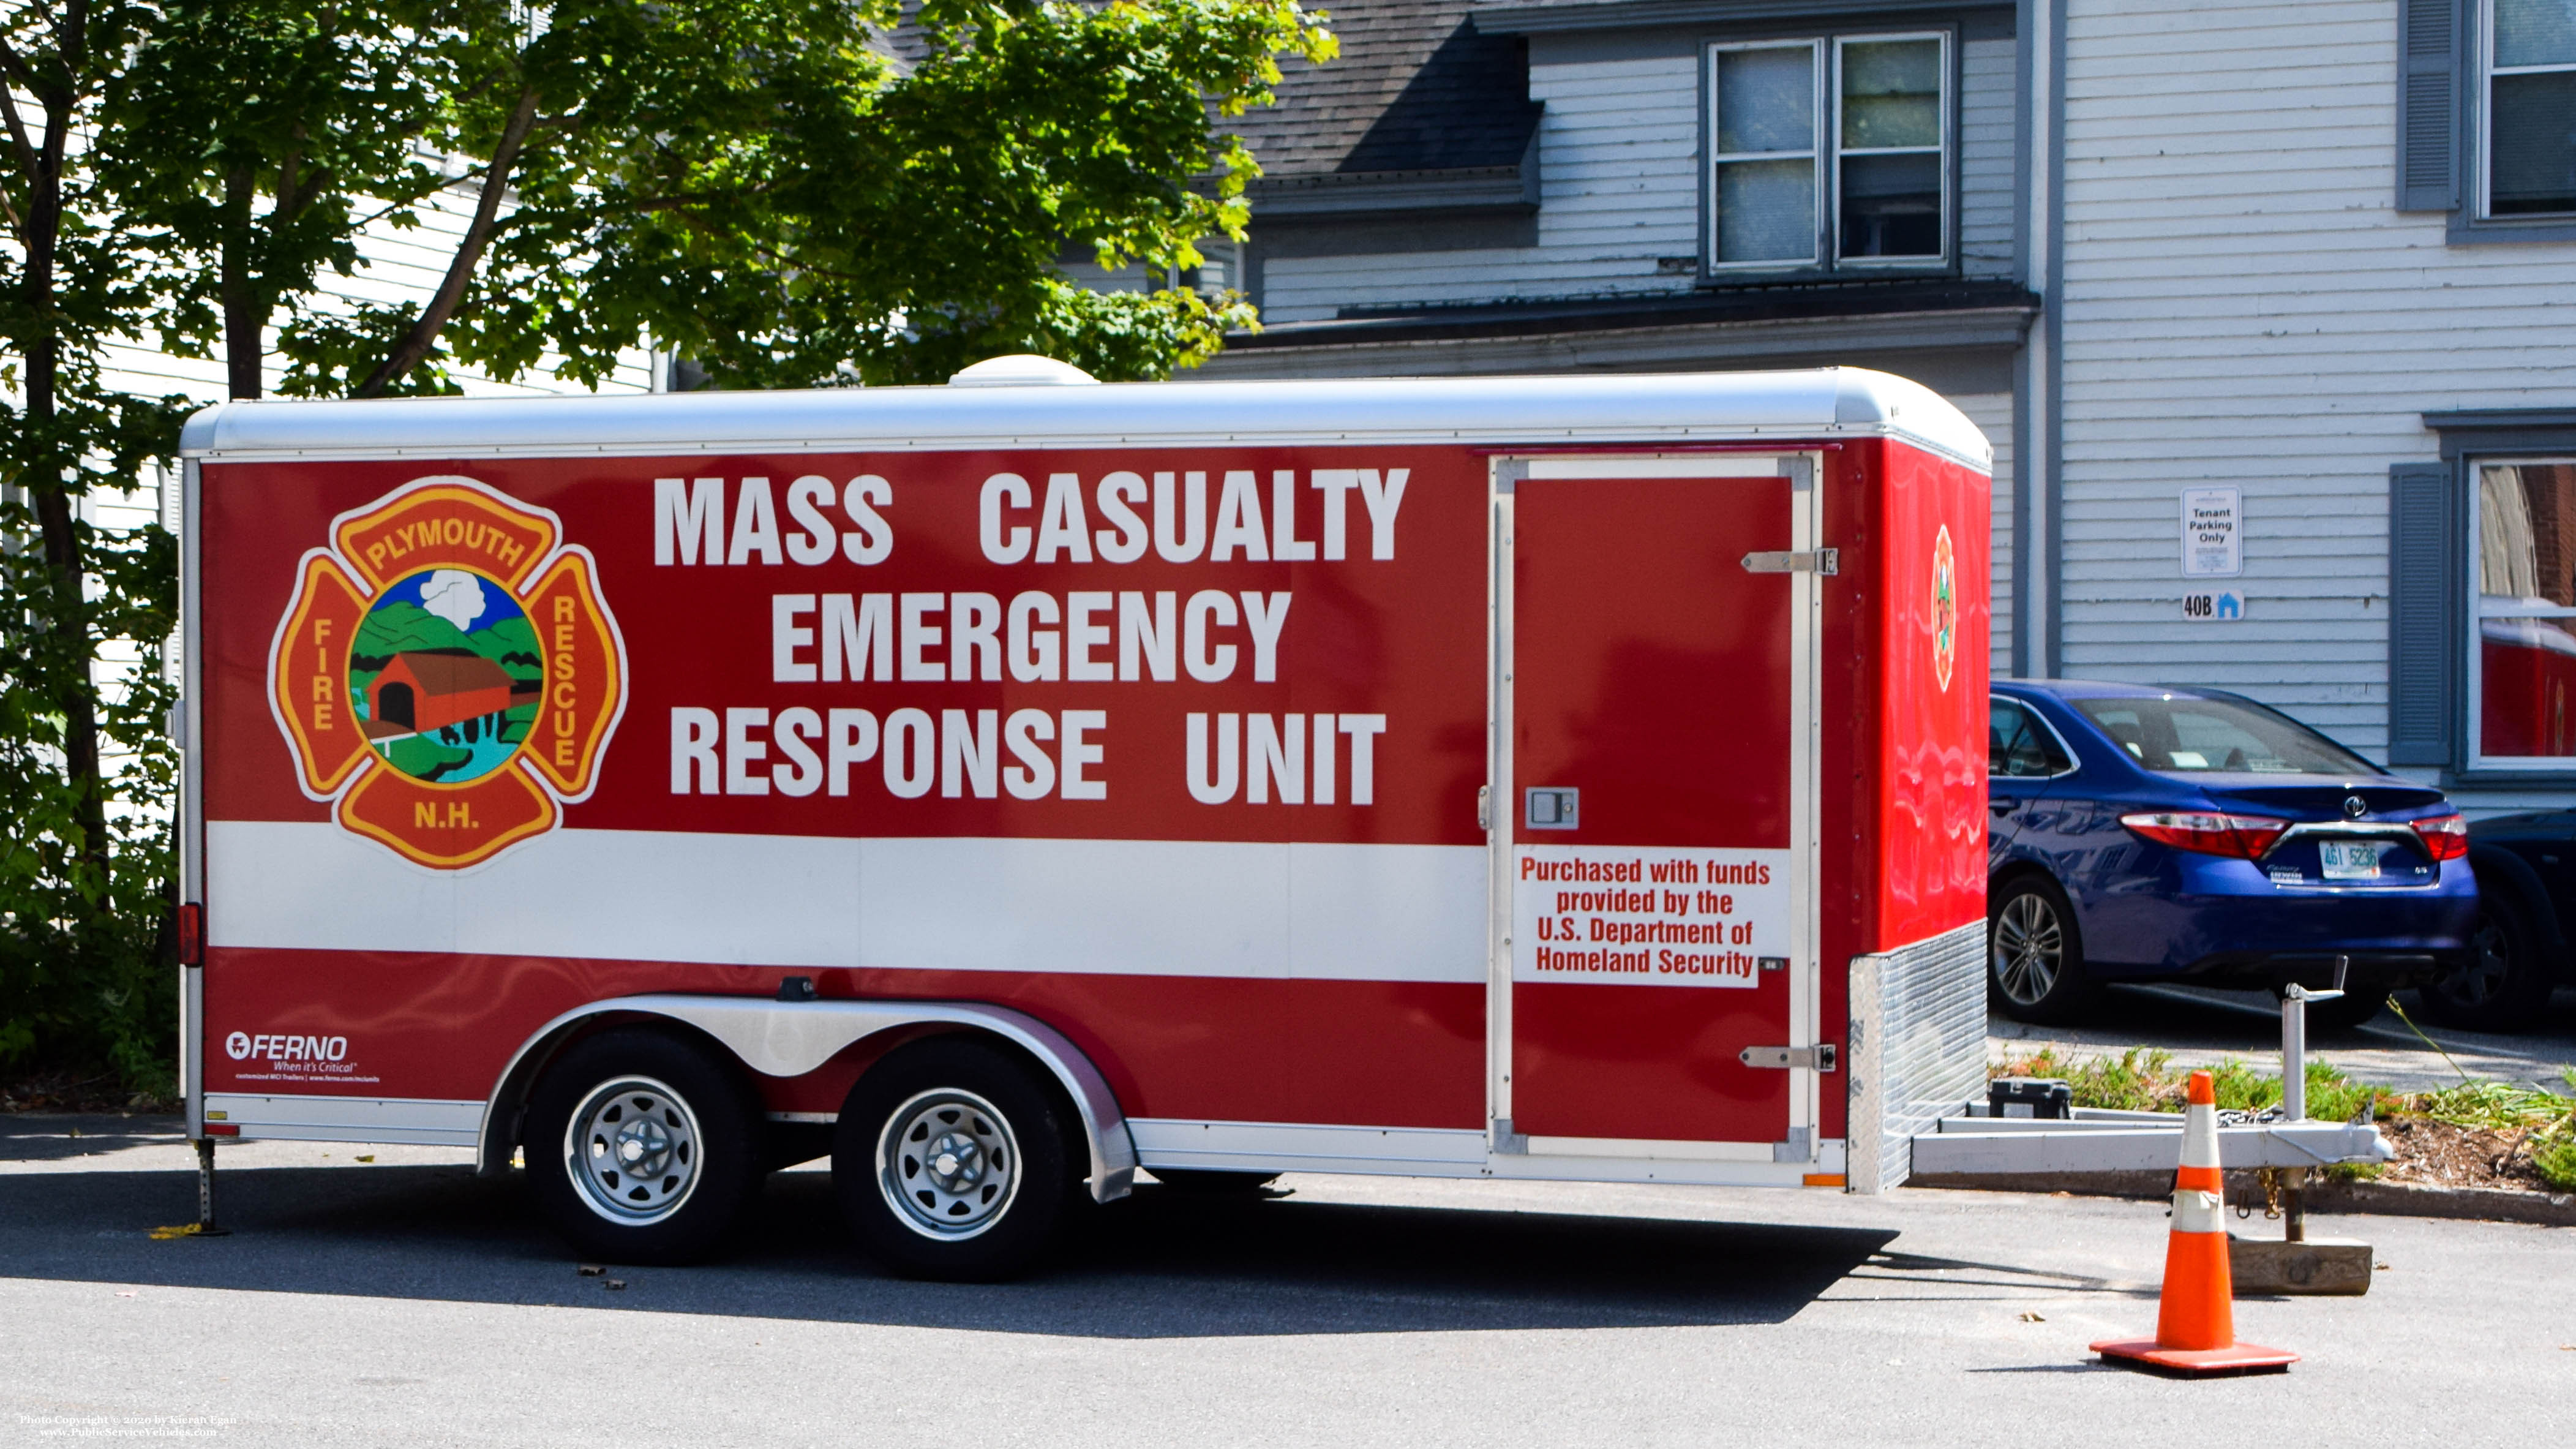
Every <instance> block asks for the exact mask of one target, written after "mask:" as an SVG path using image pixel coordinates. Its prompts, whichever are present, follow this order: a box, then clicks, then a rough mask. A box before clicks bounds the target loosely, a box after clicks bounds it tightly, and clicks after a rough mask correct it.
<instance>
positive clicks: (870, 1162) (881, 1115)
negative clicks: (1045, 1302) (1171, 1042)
mask: <svg viewBox="0 0 2576 1449" xmlns="http://www.w3.org/2000/svg"><path fill="white" fill-rule="evenodd" d="M1071 1124H1072V1117H1071V1115H1070V1109H1069V1108H1068V1107H1066V1106H1065V1105H1064V1104H1063V1099H1062V1098H1061V1097H1060V1096H1059V1095H1058V1094H1057V1092H1056V1091H1055V1089H1054V1086H1053V1084H1052V1083H1050V1082H1047V1081H1044V1080H1042V1079H1041V1078H1040V1077H1039V1076H1038V1074H1037V1072H1036V1071H1035V1070H1033V1069H1032V1068H1030V1067H1029V1066H1027V1065H1025V1064H1024V1063H1023V1062H1022V1061H1021V1060H1020V1059H1019V1058H1018V1057H1016V1056H1014V1055H1012V1054H1010V1053H1007V1052H1005V1051H1003V1050H1001V1049H999V1048H997V1047H994V1046H991V1045H988V1044H986V1043H984V1042H981V1041H977V1040H974V1039H971V1038H967V1037H960V1036H939V1037H932V1038H930V1039H928V1040H925V1041H919V1042H915V1043H913V1044H912V1045H910V1046H907V1047H903V1048H901V1049H899V1050H897V1051H895V1052H892V1053H890V1054H889V1055H887V1057H886V1058H885V1059H884V1060H883V1061H881V1062H879V1063H877V1064H876V1066H874V1067H872V1068H870V1069H869V1071H868V1074H867V1075H866V1076H864V1077H861V1078H860V1079H859V1082H858V1085H857V1086H855V1087H853V1088H851V1089H850V1097H849V1101H848V1102H847V1103H845V1104H844V1105H843V1106H842V1108H841V1120H840V1123H839V1125H838V1126H837V1127H836V1128H835V1130H834V1136H833V1144H832V1187H833V1191H834V1193H835V1194H836V1195H837V1196H838V1197H839V1198H840V1202H841V1213H842V1216H843V1217H845V1218H846V1219H848V1221H849V1224H850V1227H851V1230H852V1231H854V1232H855V1233H857V1234H858V1236H859V1239H860V1241H861V1242H863V1243H864V1244H866V1246H867V1247H868V1249H869V1251H870V1252H872V1253H874V1254H875V1255H876V1257H877V1258H878V1259H879V1260H880V1261H882V1262H884V1263H885V1264H886V1265H887V1266H889V1267H891V1268H893V1269H894V1270H895V1271H897V1272H899V1273H903V1274H905V1275H907V1276H910V1277H916V1278H939V1279H946V1280H949V1281H952V1282H966V1283H988V1282H992V1281H995V1280H997V1279H1002V1278H1008V1277H1011V1276H1013V1275H1015V1274H1017V1273H1019V1272H1021V1271H1022V1270H1024V1269H1026V1268H1027V1267H1028V1266H1029V1265H1030V1264H1031V1263H1033V1262H1035V1261H1036V1260H1037V1259H1038V1257H1039V1256H1040V1255H1041V1254H1043V1253H1044V1252H1045V1251H1046V1250H1047V1248H1048V1247H1049V1246H1050V1245H1051V1244H1052V1243H1053V1242H1054V1240H1055V1237H1056V1234H1057V1231H1058V1230H1059V1229H1060V1228H1061V1227H1062V1226H1063V1225H1064V1223H1065V1222H1066V1220H1067V1218H1068V1217H1069V1216H1070V1214H1069V1212H1068V1209H1069V1208H1070V1207H1072V1206H1073V1198H1074V1196H1075V1194H1076V1193H1077V1192H1078V1191H1079V1190H1080V1188H1081V1179H1080V1175H1079V1174H1078V1173H1076V1172H1075V1171H1074V1168H1073V1161H1074V1158H1073V1154H1072V1147H1073V1144H1074V1142H1075V1141H1076V1140H1077V1138H1076V1133H1075V1132H1074V1131H1073V1130H1071Z"/></svg>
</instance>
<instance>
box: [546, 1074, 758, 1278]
mask: <svg viewBox="0 0 2576 1449" xmlns="http://www.w3.org/2000/svg"><path fill="white" fill-rule="evenodd" d="M527 1123H528V1125H527V1160H528V1183H529V1188H530V1190H531V1191H532V1192H534V1193H535V1195H536V1200H537V1206H538V1207H539V1209H540V1210H541V1211H543V1212H544V1214H545V1215H546V1217H547V1218H548V1219H549V1220H550V1221H551V1222H552V1223H553V1224H554V1226H555V1227H556V1229H557V1230H558V1231H560V1232H561V1233H562V1234H563V1235H564V1236H565V1237H567V1238H570V1239H571V1240H572V1241H573V1243H574V1245H575V1246H577V1247H578V1248H580V1249H581V1250H582V1251H583V1252H584V1253H586V1254H589V1255H591V1256H593V1257H599V1258H606V1259H609V1260H610V1261H612V1262H620V1263H687V1262H694V1261H696V1260H698V1259H701V1258H704V1257H706V1256H707V1255H708V1254H710V1253H712V1252H714V1251H715V1250H716V1249H717V1248H718V1247H720V1246H722V1244H723V1242H724V1240H725V1238H726V1237H727V1235H728V1234H730V1233H731V1231H732V1230H733V1227H734V1224H735V1223H736V1222H738V1221H739V1220H740V1219H741V1217H742V1214H743V1211H744V1209H746V1208H748V1207H749V1206H750V1205H751V1202H752V1199H753V1197H754V1195H755V1194H756V1193H757V1192H758V1191H759V1188H760V1182H761V1177H762V1172H761V1167H762V1160H761V1154H762V1152H763V1150H764V1143H763V1140H762V1132H761V1127H762V1118H761V1111H760V1101H759V1099H758V1098H757V1097H756V1096H754V1095H753V1093H752V1091H751V1089H750V1087H749V1085H748V1084H746V1083H745V1082H744V1081H743V1080H742V1078H741V1076H740V1074H738V1073H737V1072H735V1071H734V1070H733V1068H732V1066H731V1064H729V1063H726V1062H722V1061H719V1060H716V1059H715V1058H714V1057H712V1056H711V1055H710V1054H709V1053H707V1052H705V1051H703V1050H701V1049H699V1048H697V1047H695V1046H692V1045H690V1044H688V1043H686V1042H683V1041H680V1040H677V1039H676V1038H673V1037H670V1036H666V1035H664V1034H662V1033H660V1032H656V1031H644V1030H624V1031H609V1032H603V1033H601V1034H600V1035H598V1036H594V1037H589V1038H587V1039H585V1040H583V1041H581V1042H578V1043H576V1044H575V1045H574V1046H573V1047H572V1049H571V1050H569V1051H567V1052H565V1053H564V1055H563V1057H562V1059H561V1060H559V1061H557V1062H556V1063H554V1065H552V1066H551V1067H548V1068H547V1069H546V1074H545V1076H544V1077H543V1078H541V1079H539V1081H538V1083H537V1089H536V1091H535V1093H534V1094H533V1095H532V1096H531V1097H530V1099H529V1102H528V1118H527Z"/></svg>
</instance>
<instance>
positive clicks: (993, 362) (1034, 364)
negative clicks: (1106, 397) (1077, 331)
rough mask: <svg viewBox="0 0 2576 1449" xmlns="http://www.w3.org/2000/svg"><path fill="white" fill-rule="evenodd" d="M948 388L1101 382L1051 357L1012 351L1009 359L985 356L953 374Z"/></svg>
mask: <svg viewBox="0 0 2576 1449" xmlns="http://www.w3.org/2000/svg"><path fill="white" fill-rule="evenodd" d="M948 385H949V386H950V387H1097V386H1099V385H1100V379H1099V378H1096V377H1093V376H1092V375H1091V374H1090V373H1087V372H1085V371H1083V370H1082V369H1081V368H1079V367H1076V366H1074V365H1073V364H1072V363H1070V362H1058V361H1056V360H1055V359H1054V358H1052V357H1040V356H1038V355H1037V354H1035V353H1031V352H1014V353H1012V354H1011V355H1010V356H1008V357H987V358H985V359H984V360H983V361H981V362H979V363H976V364H975V365H974V366H973V367H969V368H965V369H963V370H961V371H958V372H956V373H953V374H951V375H950V377H949V379H948Z"/></svg>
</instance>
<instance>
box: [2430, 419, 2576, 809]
mask: <svg viewBox="0 0 2576 1449" xmlns="http://www.w3.org/2000/svg"><path fill="white" fill-rule="evenodd" d="M2462 463H2463V466H2464V470H2465V471H2464V476H2463V480H2462V481H2463V483H2464V484H2465V492H2466V494H2467V498H2466V500H2465V501H2466V503H2467V508H2468V519H2467V527H2466V528H2465V529H2464V530H2463V533H2464V540H2463V541H2464V542H2465V544H2466V549H2465V552H2466V554H2467V557H2466V558H2465V559H2464V560H2462V569H2461V573H2462V581H2461V582H2462V593H2463V594H2464V595H2465V597H2464V598H2463V599H2462V601H2461V613H2462V615H2463V623H2464V625H2465V628H2464V629H2463V630H2462V631H2461V632H2462V633H2463V634H2465V635H2466V637H2465V638H2464V639H2463V640H2462V643H2461V655H2462V663H2463V668H2464V673H2465V676H2466V677H2465V678H2464V679H2463V681H2462V683H2463V685H2464V688H2463V690H2462V693H2463V694H2464V695H2465V696H2466V698H2465V699H2464V700H2463V701H2462V702H2463V704H2464V706H2465V708H2464V710H2463V713H2464V714H2465V716H2466V718H2465V719H2464V720H2463V721H2462V725H2463V732H2464V733H2465V734H2466V736H2467V738H2465V739H2463V740H2462V741H2461V742H2460V755H2459V758H2461V759H2462V760H2463V761H2465V768H2466V769H2467V770H2469V771H2471V772H2484V771H2511V772H2514V773H2517V774H2559V775H2570V776H2576V755H2490V754H2488V753H2487V752H2486V708H2487V699H2486V647H2485V645H2486V621H2487V620H2489V619H2568V620H2576V605H2566V606H2559V605H2553V606H2551V607H2549V608H2546V609H2532V608H2518V609H2499V610H2497V611H2495V612H2493V613H2489V612H2488V610H2487V608H2486V593H2485V587H2484V585H2485V579H2484V578H2483V574H2484V570H2485V564H2486V560H2485V557H2484V551H2485V547H2486V536H2485V535H2486V519H2485V510H2486V470H2487V469H2489V468H2514V467H2526V466H2531V465H2535V464H2537V465H2543V466H2551V467H2576V452H2571V453H2564V454H2550V453H2546V452H2542V453H2522V452H2514V453H2486V454H2472V455H2470V456H2468V457H2466V458H2464V459H2463V460H2462Z"/></svg>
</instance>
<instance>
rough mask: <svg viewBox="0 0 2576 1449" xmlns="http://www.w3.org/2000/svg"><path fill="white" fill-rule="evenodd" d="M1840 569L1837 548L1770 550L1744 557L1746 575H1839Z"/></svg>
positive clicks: (1841, 566) (1841, 563)
mask: <svg viewBox="0 0 2576 1449" xmlns="http://www.w3.org/2000/svg"><path fill="white" fill-rule="evenodd" d="M1842 568H1843V559H1842V550H1841V549H1838V548H1809V549H1797V550H1790V549H1771V550H1767V551H1762V552H1755V553H1748V554H1746V555H1745V556H1744V571H1745V572H1746V573H1748V574H1839V573H1841V572H1842Z"/></svg>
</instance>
